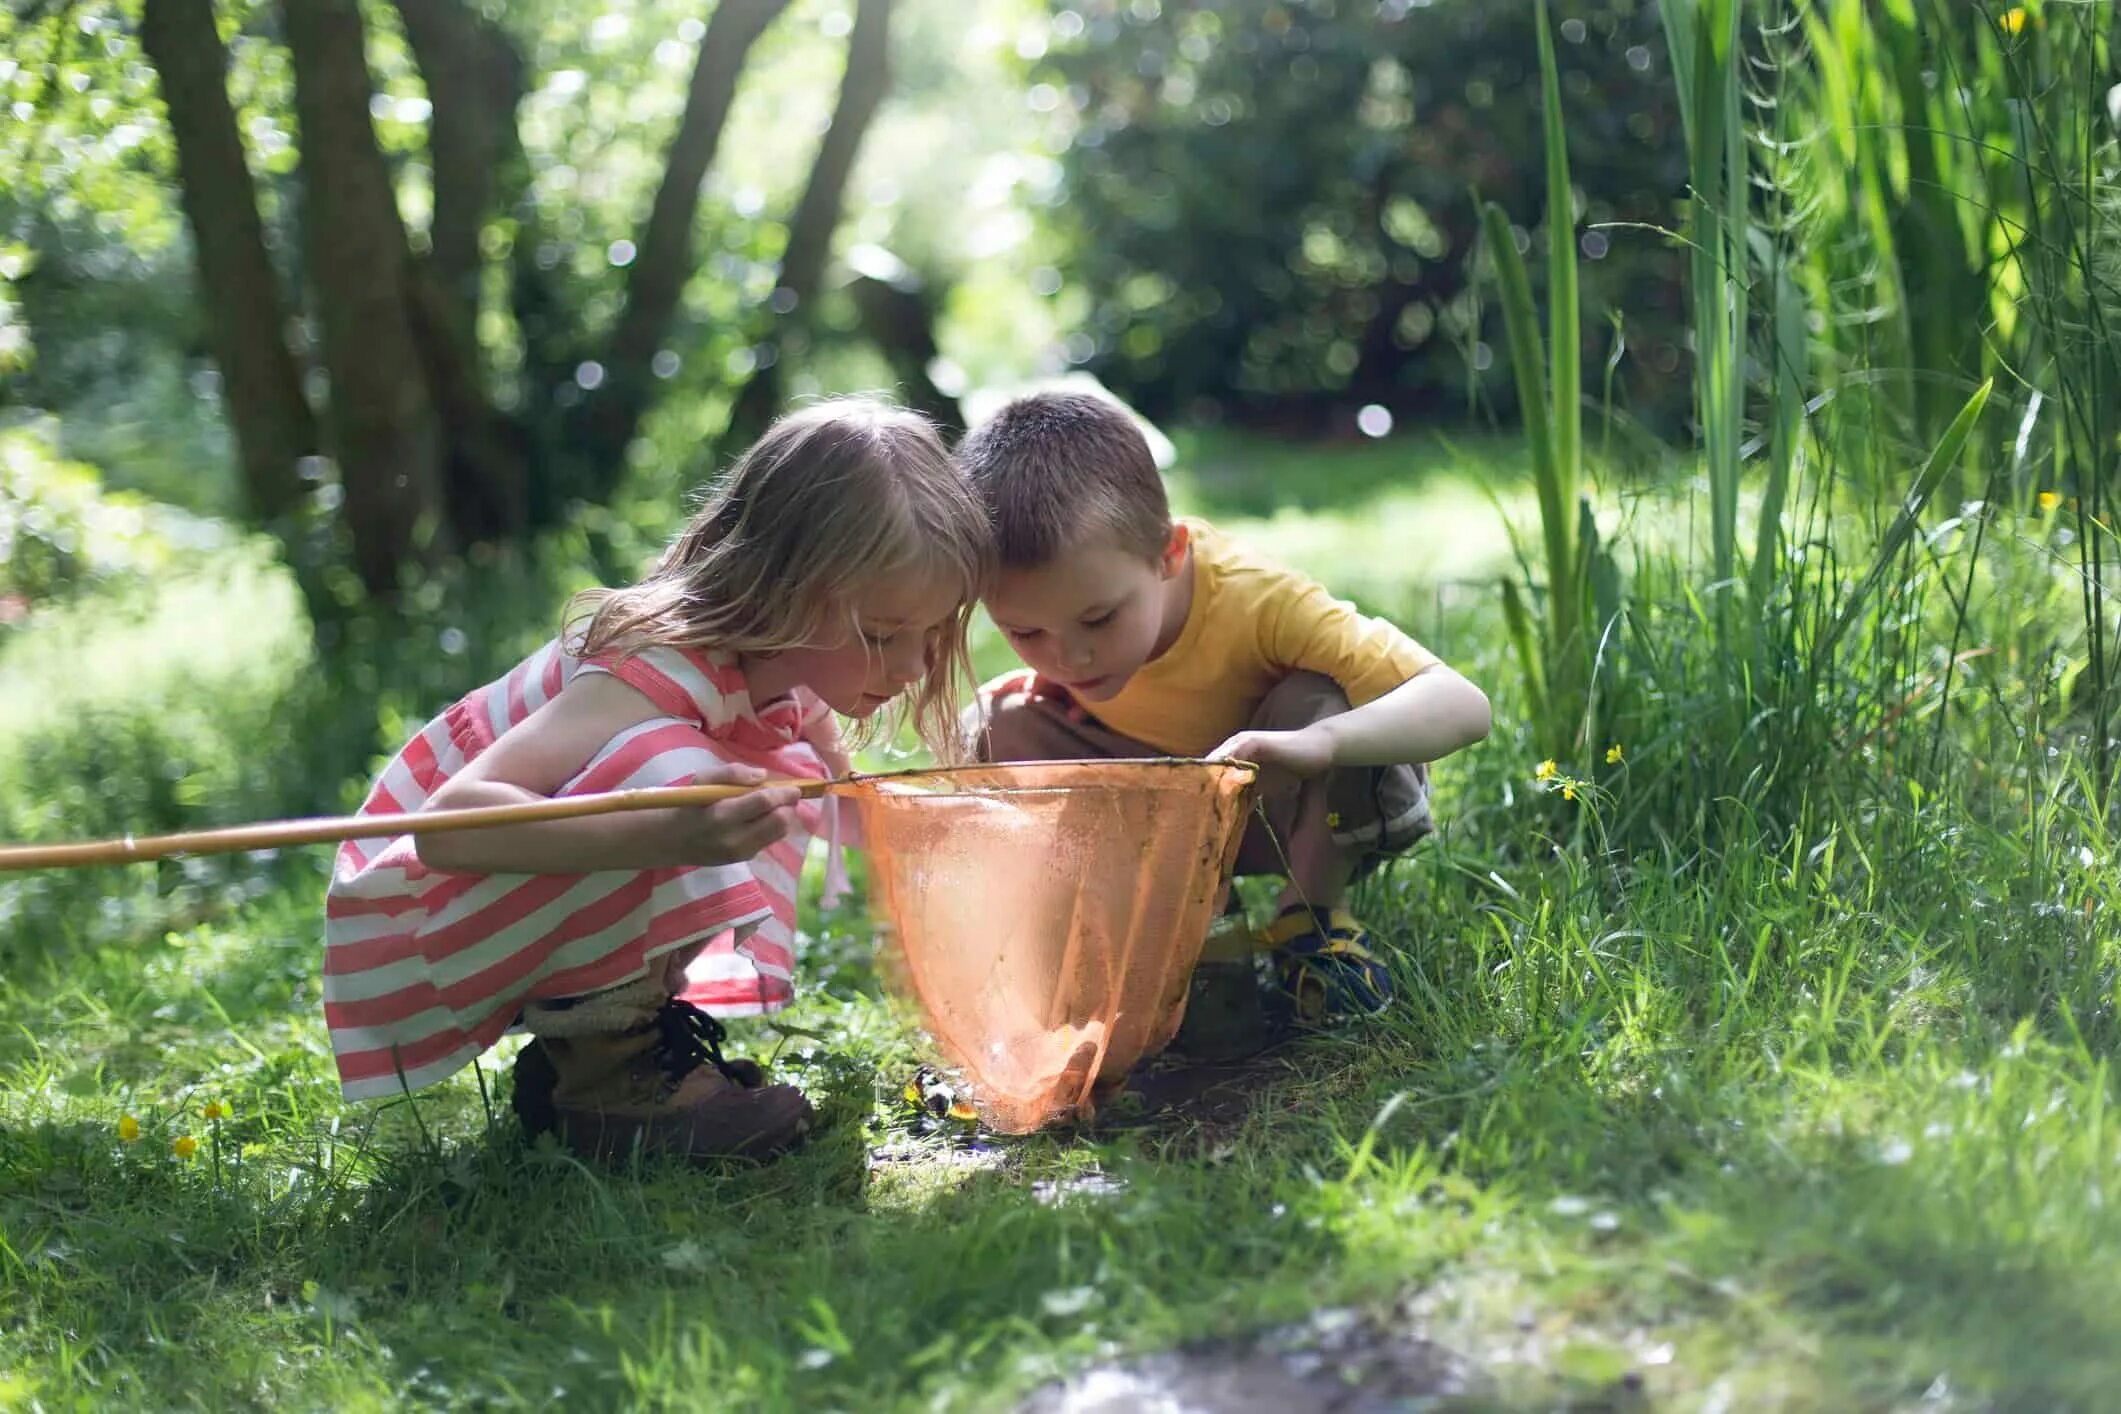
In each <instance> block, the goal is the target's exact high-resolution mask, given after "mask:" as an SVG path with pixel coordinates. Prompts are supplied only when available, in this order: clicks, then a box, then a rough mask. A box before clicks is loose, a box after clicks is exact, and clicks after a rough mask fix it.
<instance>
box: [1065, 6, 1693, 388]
mask: <svg viewBox="0 0 2121 1414" xmlns="http://www.w3.org/2000/svg"><path fill="white" fill-rule="evenodd" d="M1557 14H1558V16H1559V17H1560V28H1559V34H1560V38H1561V42H1560V45H1559V49H1560V51H1561V52H1560V55H1559V59H1560V76H1559V81H1560V83H1561V85H1562V87H1563V90H1564V91H1565V93H1566V94H1567V96H1568V99H1569V102H1570V103H1571V105H1572V119H1571V125H1570V140H1571V144H1572V147H1573V151H1572V159H1573V162H1574V167H1575V177H1576V182H1577V192H1576V193H1575V194H1574V195H1572V200H1571V204H1570V209H1569V210H1568V211H1567V212H1565V213H1563V214H1564V215H1565V217H1567V218H1568V220H1571V221H1573V220H1574V219H1575V216H1576V214H1577V206H1578V204H1579V203H1580V204H1581V210H1582V214H1583V215H1584V216H1585V218H1586V219H1587V224H1588V226H1589V229H1587V230H1586V231H1585V232H1584V236H1583V248H1584V251H1585V254H1586V257H1587V259H1588V264H1587V265H1586V267H1585V276H1584V298H1585V303H1586V309H1587V311H1588V317H1587V319H1586V324H1587V325H1588V327H1589V328H1590V329H1591V330H1593V331H1603V330H1606V329H1607V328H1608V327H1609V326H1610V324H1611V316H1613V315H1614V314H1616V313H1617V312H1619V311H1622V310H1624V311H1625V312H1626V329H1627V344H1628V347H1629V348H1630V349H1631V350H1632V353H1633V357H1631V358H1629V359H1627V360H1626V361H1625V362H1624V363H1623V364H1622V368H1621V378H1622V383H1623V392H1624V394H1625V396H1624V397H1623V398H1622V401H1623V402H1624V403H1626V404H1628V405H1629V406H1631V407H1633V408H1634V409H1635V410H1636V411H1637V413H1638V414H1639V415H1641V416H1642V417H1644V418H1645V419H1647V420H1649V421H1651V422H1653V423H1660V422H1661V423H1662V424H1663V425H1667V426H1670V425H1672V424H1673V423H1674V422H1676V419H1677V414H1678V413H1679V411H1680V407H1679V405H1678V404H1677V403H1676V402H1675V401H1674V400H1673V399H1672V397H1671V396H1670V392H1669V389H1670V388H1671V387H1672V385H1673V375H1674V374H1675V373H1676V372H1677V371H1678V370H1679V369H1680V367H1681V363H1682V358H1681V354H1682V349H1681V342H1682V340H1681V329H1682V328H1683V316H1682V315H1681V313H1680V311H1679V310H1678V308H1677V305H1676V287H1675V284H1674V278H1675V275H1676V271H1677V262H1676V261H1675V259H1674V257H1673V255H1672V254H1671V253H1670V252H1668V251H1666V250H1663V249H1660V248H1659V247H1658V246H1657V245H1656V244H1655V243H1654V242H1649V241H1644V240H1640V239H1629V238H1627V237H1625V236H1623V235H1619V234H1615V233H1612V232H1609V231H1607V230H1605V229H1601V228H1602V227H1604V226H1606V225H1607V224H1608V223H1613V222H1647V223H1652V224H1662V223H1663V222H1664V221H1665V219H1666V215H1667V209H1668V202H1669V199H1670V196H1671V194H1672V193H1673V192H1674V191H1676V190H1678V189H1679V188H1680V186H1681V185H1682V183H1683V181H1684V175H1683V173H1684V151H1683V148H1682V147H1681V145H1680V140H1679V139H1680V134H1679V124H1678V114H1677V110H1676V108H1675V107H1674V106H1673V103H1672V98H1671V90H1670V86H1669V83H1668V80H1667V78H1666V76H1665V73H1664V60H1663V49H1664V43H1663V39H1662V36H1661V35H1660V34H1659V32H1658V29H1657V26H1656V19H1655V16H1654V15H1653V14H1652V13H1651V10H1650V8H1649V7H1648V6H1647V5H1646V4H1641V3H1636V0H1595V3H1575V0H1572V2H1571V3H1568V4H1563V5H1560V6H1559V7H1557ZM1533 35H1534V28H1533V17H1532V11H1531V7H1530V6H1528V5H1523V4H1515V5H1490V4H1483V3H1478V2H1477V0H1440V3H1436V4H1433V5H1420V6H1413V5H1408V4H1404V3H1388V4H1382V5H1354V4H1343V5H1338V6H1335V5H1330V4H1323V3H1305V4H1282V3H1277V2H1276V0H1246V3H1243V4H1238V5H1218V6H1210V5H1203V4H1190V3H1173V4H1169V5H1161V6H1142V5H1134V6H1126V5H1120V4H1116V3H1105V2H1103V0H1100V3H1092V4H1084V5H1080V6H1076V7H1072V8H1064V9H1061V10H1060V11H1058V12H1057V14H1056V17H1055V24H1054V39H1053V47H1052V51H1051V53H1050V54H1049V57H1048V60H1047V77H1046V83H1047V85H1048V87H1047V88H1046V89H1044V90H1034V95H1036V94H1039V93H1041V92H1043V93H1044V94H1045V95H1046V100H1045V101H1046V102H1047V105H1048V106H1049V107H1050V108H1051V109H1052V117H1051V124H1050V137H1049V139H1048V140H1049V143H1050V144H1051V145H1052V146H1053V147H1054V148H1055V149H1056V150H1061V151H1063V152H1064V159H1063V160H1064V163H1065V166H1066V168H1067V172H1068V199H1069V211H1070V214H1071V216H1072V217H1073V219H1074V223H1075V229H1076V230H1077V231H1078V232H1079V235H1078V239H1077V251H1076V258H1075V261H1074V265H1073V270H1072V272H1071V273H1073V274H1074V275H1075V277H1076V278H1077V279H1079V280H1081V281H1082V282H1083V284H1084V286H1085V287H1086V289H1087V292H1088V293H1089V294H1090V296H1091V298H1092V300H1093V305H1092V310H1091V314H1090V318H1089V321H1088V324H1087V326H1086V328H1085V330H1084V338H1083V339H1082V340H1081V341H1080V342H1079V344H1078V346H1077V348H1076V350H1075V353H1076V354H1078V355H1079V356H1080V357H1081V358H1082V359H1084V360H1087V361H1090V362H1091V363H1092V364H1093V366H1094V367H1096V369H1097V370H1098V371H1099V373H1100V374H1101V375H1102V376H1104V377H1105V378H1106V379H1107V380H1109V381H1110V382H1112V383H1113V385H1114V386H1115V387H1117V388H1119V389H1121V390H1122V391H1123V392H1126V393H1127V394H1128V395H1130V396H1131V397H1133V398H1134V399H1136V400H1138V401H1139V402H1140V403H1141V404H1142V405H1143V406H1145V407H1147V408H1150V409H1152V410H1155V411H1157V412H1160V413H1177V414H1182V415H1184V416H1187V417H1198V416H1200V415H1201V414H1202V413H1203V412H1205V411H1208V410H1210V409H1219V410H1221V411H1224V412H1226V413H1228V415H1230V416H1233V417H1239V418H1244V419H1247V420H1250V421H1253V422H1256V423H1282V424H1285V425H1287V426H1289V427H1292V428H1303V429H1311V428H1318V427H1332V428H1334V429H1335V430H1339V429H1341V428H1343V427H1344V426H1345V425H1346V422H1347V420H1348V419H1349V418H1351V417H1352V413H1353V409H1354V408H1355V407H1356V406H1358V405H1360V404H1364V403H1370V402H1376V403H1381V404H1383V405H1385V406H1387V407H1389V408H1392V409H1395V410H1397V411H1400V412H1402V413H1411V412H1413V411H1415V410H1421V411H1424V412H1431V413H1438V412H1440V413H1450V412H1452V411H1454V410H1461V409H1463V408H1464V407H1465V406H1466V403H1467V394H1468V392H1469V391H1470V389H1477V390H1479V391H1480V392H1481V393H1482V394H1484V395H1492V396H1496V397H1497V398H1498V400H1502V399H1503V398H1506V394H1507V389H1506V383H1505V380H1504V378H1503V372H1502V370H1501V369H1500V368H1494V369H1493V371H1492V373H1490V372H1488V370H1489V368H1490V367H1491V360H1490V358H1489V356H1488V354H1487V353H1486V351H1485V350H1486V342H1485V341H1488V340H1491V339H1492V340H1496V341H1497V342H1499V339H1500V331H1499V330H1498V329H1496V328H1494V327H1492V326H1491V325H1490V324H1489V323H1488V322H1487V321H1486V320H1485V319H1484V318H1483V315H1482V311H1481V307H1480V305H1479V303H1478V301H1477V299H1475V298H1474V296H1473V292H1472V291H1471V290H1469V289H1468V287H1467V283H1466V271H1467V267H1468V265H1469V263H1470V259H1471V256H1472V253H1473V250H1474V247H1475V244H1476V240H1477V237H1478V231H1479V220H1478V214H1477V211H1476V209H1475V207H1474V204H1473V200H1472V198H1471V195H1470V193H1472V192H1476V191H1477V192H1479V193H1480V194H1482V195H1483V196H1484V197H1486V198H1487V199H1489V200H1493V201H1497V202H1499V203H1501V204H1502V205H1503V207H1504V208H1505V209H1506V210H1510V211H1525V210H1530V209H1532V208H1533V207H1534V205H1535V199H1536V194H1537V193H1538V191H1539V189H1540V185H1541V173H1540V170H1539V167H1538V164H1537V162H1536V161H1533V160H1530V159H1529V154H1531V153H1532V152H1534V151H1535V150H1536V149H1537V146H1538V142H1537V135H1538V131H1539V127H1538V124H1539V118H1538V112H1537V106H1536V105H1535V104H1534V103H1533V102H1532V101H1530V95H1532V94H1534V93H1535V92H1536V91H1537V83H1538V77H1537V70H1536V67H1535V64H1534V60H1533V54H1534V50H1535V45H1534V40H1533ZM1469 351H1474V352H1477V353H1478V357H1477V358H1476V359H1475V360H1474V366H1473V368H1472V369H1471V371H1470V372H1469V370H1468V367H1467V358H1466V355H1467V353H1468V352H1469ZM1605 352H1606V350H1605V349H1603V348H1598V347H1595V346H1593V347H1590V348H1589V351H1588V354H1587V356H1589V357H1592V358H1594V359H1600V358H1602V356H1603V355H1604V353H1605ZM1469 380H1470V389H1469ZM1335 409H1339V411H1338V412H1335V411H1334V410H1335Z"/></svg>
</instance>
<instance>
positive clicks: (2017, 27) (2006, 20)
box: [2001, 5, 2026, 34]
mask: <svg viewBox="0 0 2121 1414" xmlns="http://www.w3.org/2000/svg"><path fill="white" fill-rule="evenodd" d="M2025 19H2026V16H2025V7H2024V6H2023V5H2013V6H2011V7H2010V8H2009V9H2008V10H2005V11H2004V12H2003V19H2002V21H2001V23H2002V25H2003V32H2004V33H2005V34H2019V33H2022V32H2023V31H2024V29H2025Z"/></svg>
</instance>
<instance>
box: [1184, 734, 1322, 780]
mask: <svg viewBox="0 0 2121 1414" xmlns="http://www.w3.org/2000/svg"><path fill="white" fill-rule="evenodd" d="M1208 759H1209V760H1211V761H1254V762H1257V763H1258V764H1259V766H1260V767H1261V769H1263V770H1268V771H1283V772H1286V773H1288V774H1289V775H1292V776H1295V777H1296V778H1298V779H1299V780H1309V779H1311V777H1313V776H1322V775H1324V774H1325V773H1326V772H1328V771H1330V770H1332V769H1333V742H1332V739H1331V738H1330V737H1328V736H1327V735H1326V734H1325V733H1324V732H1322V731H1320V730H1318V729H1317V728H1316V727H1305V728H1303V729H1302V730H1300V731H1293V732H1239V733H1238V734H1237V735H1236V736H1233V737H1231V738H1230V739H1229V740H1228V741H1226V742H1224V743H1223V744H1222V745H1221V746H1218V747H1216V748H1215V749H1214V750H1213V751H1211V752H1209V753H1208Z"/></svg>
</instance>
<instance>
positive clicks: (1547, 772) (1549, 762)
mask: <svg viewBox="0 0 2121 1414" xmlns="http://www.w3.org/2000/svg"><path fill="white" fill-rule="evenodd" d="M1558 769H1559V768H1558V767H1557V766H1555V764H1554V761H1553V758H1552V757H1549V758H1548V759H1546V760H1544V761H1542V762H1540V763H1539V766H1538V768H1537V769H1536V770H1534V771H1533V772H1532V779H1533V780H1535V781H1551V780H1553V779H1554V772H1555V771H1556V770H1558Z"/></svg>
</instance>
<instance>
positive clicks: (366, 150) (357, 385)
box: [282, 0, 443, 600]
mask: <svg viewBox="0 0 2121 1414" xmlns="http://www.w3.org/2000/svg"><path fill="white" fill-rule="evenodd" d="M282 12H283V15H284V17H285V23H286V27H287V47H288V51H289V53H290V55H291V56H292V57H293V60H294V70H295V111H296V114H297V116H298V118H299V119H300V122H301V129H302V233H303V243H304V247H305V250H306V252H307V256H308V264H309V274H310V281H311V283H312V285H313V286H314V288H315V294H316V308H317V316H318V322H319V323H320V325H321V326H322V330H323V348H324V363H325V367H326V368H327V369H328V370H329V372H330V374H331V405H330V411H329V414H328V418H327V422H326V426H327V427H328V428H329V430H330V433H331V443H332V450H333V451H334V453H335V454H336V455H337V458H338V462H339V474H340V477H341V481H342V484H343V486H344V488H345V493H346V520H347V525H348V527H349V528H350V529H351V531H352V533H353V543H354V565H355V569H356V570H357V571H358V573H359V574H360V577H361V582H362V584H363V585H364V586H366V588H367V590H368V592H369V594H370V595H371V596H374V597H376V598H379V599H384V600H388V599H390V598H392V597H393V596H394V595H395V594H396V591H397V587H398V579H399V575H400V573H401V572H402V570H403V569H404V567H405V566H406V564H407V563H408V562H409V561H412V560H414V559H417V558H421V557H423V556H424V555H425V553H426V552H427V551H428V550H430V549H431V548H435V542H436V541H437V540H438V539H440V538H441V535H442V531H443V527H442V525H441V523H440V519H439V512H440V506H441V500H440V495H439V487H440V482H441V438H440V428H439V425H438V422H437V419H436V416H435V405H434V400H433V397H432V396H431V394H430V392H429V390H428V385H427V376H426V373H425V370H424V364H423V361H422V358H421V355H420V348H419V344H418V342H417V341H416V339H415V337H414V334H413V328H412V320H411V314H410V309H411V306H410V302H409V301H410V292H409V290H408V288H407V285H408V281H409V280H410V278H411V270H410V266H411V256H410V254H409V251H408V248H407V246H406V241H405V227H404V224H403V223H402V221H401V220H400V219H399V215H398V207H397V200H396V197H395V196H394V194H393V193H392V191H391V186H390V173H389V171H388V169H387V168H386V167H385V166H384V163H383V154H382V152H381V150H380V149H378V148H377V146H376V136H375V129H374V128H373V127H372V126H371V125H370V123H369V116H368V104H369V98H370V93H371V87H370V83H369V77H368V63H367V50H366V47H365V43H364V40H365V36H364V34H363V32H362V26H361V12H360V9H359V5H358V0H289V3H288V4H286V5H284V6H283V7H282Z"/></svg>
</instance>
